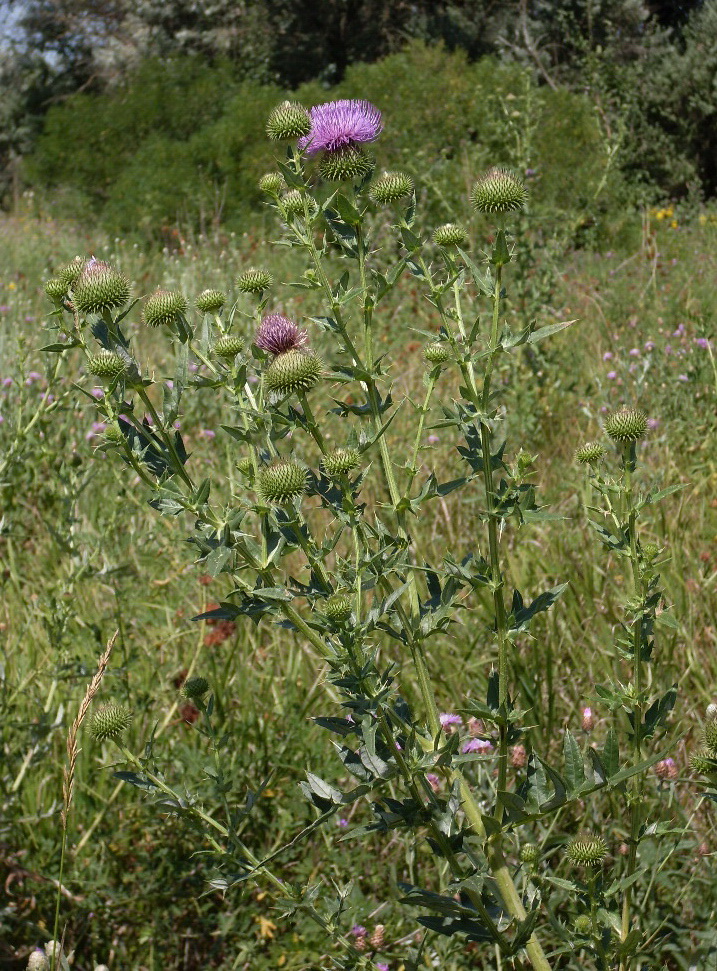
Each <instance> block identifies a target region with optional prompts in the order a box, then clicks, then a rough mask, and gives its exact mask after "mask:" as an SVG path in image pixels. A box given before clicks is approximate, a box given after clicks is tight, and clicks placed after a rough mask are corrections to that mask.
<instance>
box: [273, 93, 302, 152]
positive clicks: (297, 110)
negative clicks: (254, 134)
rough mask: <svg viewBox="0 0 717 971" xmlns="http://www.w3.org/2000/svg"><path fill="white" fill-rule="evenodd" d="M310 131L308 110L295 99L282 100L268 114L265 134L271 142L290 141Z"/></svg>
mask: <svg viewBox="0 0 717 971" xmlns="http://www.w3.org/2000/svg"><path fill="white" fill-rule="evenodd" d="M310 131H311V118H310V117H309V112H308V111H307V110H306V108H304V106H303V105H301V104H299V103H298V102H297V101H283V102H282V103H281V104H280V105H277V107H276V108H274V110H273V111H272V113H271V114H270V115H269V119H268V121H267V123H266V134H267V135H268V137H269V138H270V139H271V141H273V142H284V141H291V140H293V139H294V138H301V137H302V136H304V137H305V136H306V135H308V134H309V132H310Z"/></svg>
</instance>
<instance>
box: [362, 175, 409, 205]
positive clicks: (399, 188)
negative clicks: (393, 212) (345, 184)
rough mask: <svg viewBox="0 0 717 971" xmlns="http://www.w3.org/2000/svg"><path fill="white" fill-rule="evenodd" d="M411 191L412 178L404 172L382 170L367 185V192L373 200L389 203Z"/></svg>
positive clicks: (381, 203) (407, 194) (383, 203)
mask: <svg viewBox="0 0 717 971" xmlns="http://www.w3.org/2000/svg"><path fill="white" fill-rule="evenodd" d="M412 192H413V179H412V178H411V176H410V175H406V174H405V172H384V173H383V175H382V176H380V177H379V178H378V179H376V180H375V181H373V182H372V183H371V185H370V186H369V190H368V194H369V195H370V196H371V198H372V199H373V201H374V202H376V203H379V204H380V205H389V204H390V203H392V202H398V200H399V199H403V197H404V196H410V194H411V193H412Z"/></svg>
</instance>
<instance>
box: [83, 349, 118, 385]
mask: <svg viewBox="0 0 717 971" xmlns="http://www.w3.org/2000/svg"><path fill="white" fill-rule="evenodd" d="M85 367H86V368H87V371H88V373H89V374H94V375H95V377H98V378H110V379H113V378H116V377H118V375H120V374H124V373H125V371H126V370H127V368H128V364H127V361H126V360H125V359H124V358H123V357H120V355H119V354H117V353H116V352H115V351H108V350H106V349H105V348H103V349H102V350H101V351H98V352H97V354H93V355H92V356H91V357H88V358H87V362H86V364H85Z"/></svg>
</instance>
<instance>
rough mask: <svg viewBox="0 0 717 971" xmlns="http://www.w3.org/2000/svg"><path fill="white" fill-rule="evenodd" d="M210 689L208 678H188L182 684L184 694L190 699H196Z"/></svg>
mask: <svg viewBox="0 0 717 971" xmlns="http://www.w3.org/2000/svg"><path fill="white" fill-rule="evenodd" d="M207 691H209V682H208V681H207V679H206V678H200V677H197V678H187V680H186V681H185V682H184V684H183V685H182V694H183V695H184V697H185V698H189V700H190V701H196V700H197V699H198V698H201V697H202V696H203V695H205V694H206V693H207Z"/></svg>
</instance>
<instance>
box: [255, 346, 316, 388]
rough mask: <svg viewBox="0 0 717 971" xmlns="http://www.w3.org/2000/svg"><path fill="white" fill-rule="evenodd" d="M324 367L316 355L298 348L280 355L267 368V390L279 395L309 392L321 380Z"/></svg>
mask: <svg viewBox="0 0 717 971" xmlns="http://www.w3.org/2000/svg"><path fill="white" fill-rule="evenodd" d="M322 372H323V365H322V363H321V361H320V360H319V358H318V357H317V356H316V355H315V354H311V353H308V354H307V353H305V352H304V351H300V350H298V349H297V348H292V349H291V350H288V351H285V352H284V353H283V354H278V355H277V356H276V357H275V358H274V360H273V361H272V362H271V364H270V365H269V367H268V368H267V371H266V375H265V381H266V387H267V390H268V391H270V392H274V393H276V394H278V395H288V394H294V393H295V392H297V391H309V390H310V389H311V388H313V387H314V385H315V384H316V383H317V381H319V379H320V378H321V374H322Z"/></svg>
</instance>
